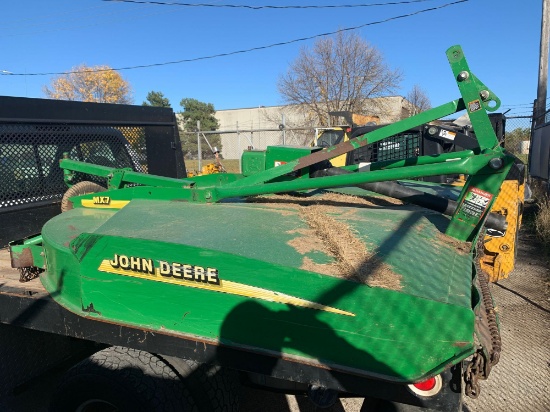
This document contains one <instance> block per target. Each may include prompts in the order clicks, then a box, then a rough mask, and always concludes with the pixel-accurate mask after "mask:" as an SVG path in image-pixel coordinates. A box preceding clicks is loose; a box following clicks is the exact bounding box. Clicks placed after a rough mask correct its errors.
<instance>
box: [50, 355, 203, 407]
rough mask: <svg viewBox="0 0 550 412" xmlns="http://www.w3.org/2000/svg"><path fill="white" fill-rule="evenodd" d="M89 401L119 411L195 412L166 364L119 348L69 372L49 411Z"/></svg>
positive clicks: (89, 360)
mask: <svg viewBox="0 0 550 412" xmlns="http://www.w3.org/2000/svg"><path fill="white" fill-rule="evenodd" d="M90 400H101V401H104V402H108V403H109V404H111V405H114V406H115V407H116V408H117V409H115V410H118V411H120V412H124V411H131V412H141V411H143V412H155V411H159V412H160V411H185V412H187V411H192V412H194V411H196V408H195V407H194V405H193V401H192V400H191V397H190V395H189V391H188V390H187V389H186V388H185V386H184V385H183V382H182V381H181V379H180V378H179V376H178V375H177V373H175V371H174V369H173V368H172V367H171V366H170V365H168V364H167V363H166V362H165V361H164V360H162V359H161V358H159V357H158V356H156V355H153V354H151V353H148V352H144V351H140V350H135V349H129V348H125V347H121V346H113V347H110V348H107V349H104V350H102V351H100V352H97V353H95V354H93V355H92V356H90V357H89V358H87V359H85V360H83V361H82V362H80V363H78V364H77V365H75V366H73V367H72V368H71V369H69V371H68V372H67V373H66V374H65V376H64V377H63V378H62V380H61V382H60V384H59V386H58V388H57V390H56V392H55V394H54V396H53V399H52V401H51V403H50V408H49V410H50V411H51V412H69V411H70V412H74V411H76V410H78V408H79V407H81V406H82V405H84V404H85V403H86V402H88V401H90ZM93 410H94V411H102V410H103V409H102V408H99V409H93ZM105 410H109V411H112V410H113V409H105Z"/></svg>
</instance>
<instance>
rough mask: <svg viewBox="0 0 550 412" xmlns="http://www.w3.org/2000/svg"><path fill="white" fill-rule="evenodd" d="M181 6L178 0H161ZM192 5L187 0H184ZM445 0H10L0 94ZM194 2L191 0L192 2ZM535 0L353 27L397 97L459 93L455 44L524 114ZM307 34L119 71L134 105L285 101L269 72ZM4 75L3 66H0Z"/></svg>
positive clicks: (531, 90)
mask: <svg viewBox="0 0 550 412" xmlns="http://www.w3.org/2000/svg"><path fill="white" fill-rule="evenodd" d="M166 1H172V2H177V1H180V2H184V0H166ZM391 1H399V0H342V1H325V0H301V1H297V0H295V1H286V0H285V1H276V0H261V1H251V0H210V1H208V0H204V1H201V3H202V2H204V3H210V4H218V5H221V4H245V5H246V4H248V5H277V6H283V5H341V4H356V5H357V4H372V3H388V2H391ZM190 2H191V1H190ZM451 2H453V0H425V1H417V2H414V3H412V4H401V5H387V6H383V7H382V6H376V7H364V8H330V9H305V10H296V9H294V10H292V9H284V10H273V9H264V10H247V9H233V8H208V7H176V6H161V5H153V4H132V3H114V2H104V1H100V0H79V1H75V0H48V1H44V0H18V1H9V2H8V1H3V2H2V5H1V6H0V11H1V16H2V22H3V23H2V29H1V31H0V72H1V71H5V72H10V73H23V74H24V73H27V74H29V75H27V76H14V75H6V74H4V75H0V95H7V96H22V97H44V94H43V91H42V88H43V86H44V85H45V84H49V82H50V81H51V79H52V77H53V76H31V75H30V74H33V73H44V72H64V71H67V70H69V69H70V68H71V67H73V66H76V65H79V64H82V63H85V64H87V65H109V66H111V67H113V68H120V67H128V66H136V65H148V64H155V63H163V62H169V61H175V60H183V59H194V58H199V57H204V56H211V55H216V54H221V53H227V52H232V51H237V50H243V49H250V48H256V47H261V46H266V45H270V44H274V43H279V42H287V41H292V40H294V39H298V38H303V37H309V36H315V35H317V34H321V33H326V32H333V31H336V30H338V29H341V28H349V27H356V26H361V25H364V24H366V23H371V22H375V21H379V20H384V19H388V18H390V17H394V16H400V15H405V14H409V13H413V12H416V11H419V10H423V9H428V8H431V7H437V6H442V5H444V4H447V3H451ZM195 3H198V1H196V2H195ZM541 11H542V0H523V1H519V0H469V1H466V2H463V3H460V4H455V5H451V6H448V7H444V8H441V9H439V10H435V11H431V12H425V13H421V14H418V15H415V16H412V17H408V18H402V19H397V20H393V21H390V22H387V23H383V24H377V25H372V26H366V27H364V28H362V29H358V31H357V32H358V34H359V35H360V36H361V37H363V38H364V39H366V40H367V41H368V42H370V43H371V44H373V45H374V46H376V47H377V48H378V49H379V50H380V51H381V52H382V53H383V55H384V57H385V59H386V63H387V64H388V65H389V66H390V67H391V68H394V69H396V68H399V69H401V70H402V72H403V74H404V79H403V82H402V83H401V86H402V87H401V89H400V90H399V92H398V94H400V95H406V94H407V93H408V91H409V90H410V89H411V88H412V87H413V85H414V84H418V85H420V86H421V87H422V88H423V89H424V90H425V91H426V93H427V95H428V96H429V98H430V100H431V102H432V105H434V106H435V105H439V104H443V103H446V102H448V101H450V100H453V99H455V98H457V97H459V94H458V89H457V88H456V84H455V82H454V80H453V78H452V74H451V71H450V68H449V65H448V63H447V60H446V57H445V50H446V49H447V48H448V47H450V46H452V45H455V44H460V45H462V47H463V49H464V52H465V54H466V57H467V59H468V62H469V64H470V68H471V69H472V71H473V72H474V73H475V74H476V76H477V77H478V78H480V79H481V80H482V81H483V82H484V83H485V84H486V85H487V86H488V87H489V88H491V90H493V92H495V93H496V94H497V96H499V97H500V99H501V101H502V104H503V106H502V109H501V111H504V110H507V109H508V108H511V109H512V111H511V112H510V113H508V114H524V113H528V112H529V111H530V105H531V104H532V102H533V100H534V99H535V97H536V91H537V77H538V55H539V38H540V22H541ZM313 43H314V40H308V41H303V42H297V43H293V44H289V45H284V46H279V47H272V48H268V49H264V50H260V51H254V52H249V53H242V54H236V55H233V56H227V57H220V58H215V59H209V60H202V61H196V62H188V63H181V64H172V65H164V66H159V67H152V68H144V69H135V70H123V71H121V74H122V76H123V77H124V78H125V79H126V80H127V81H128V82H129V83H130V84H131V85H132V88H133V96H134V102H135V104H141V103H142V102H143V100H144V99H145V96H146V94H147V92H149V91H151V90H156V91H161V92H163V93H164V95H165V96H166V97H168V98H169V99H170V102H171V103H172V107H174V109H175V110H176V111H179V110H181V107H180V105H179V102H180V100H181V99H182V98H184V97H192V98H196V99H198V100H201V101H204V102H209V103H213V104H214V106H215V107H216V109H218V110H222V109H233V108H243V107H258V106H273V105H278V104H281V103H282V99H281V97H280V95H279V93H278V92H277V86H276V85H277V79H278V77H279V76H280V75H281V74H283V73H284V72H285V71H286V70H287V68H288V65H289V63H290V62H292V61H293V60H294V59H295V58H296V57H297V55H298V52H299V50H300V48H301V47H308V46H309V47H310V46H312V45H313ZM5 72H4V73H5Z"/></svg>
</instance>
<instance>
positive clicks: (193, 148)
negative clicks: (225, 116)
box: [180, 98, 221, 159]
mask: <svg viewBox="0 0 550 412" xmlns="http://www.w3.org/2000/svg"><path fill="white" fill-rule="evenodd" d="M180 105H181V107H182V108H183V111H182V112H181V117H182V128H183V130H184V131H185V132H188V133H184V134H183V136H182V138H181V141H182V148H183V152H184V153H185V157H186V158H188V159H196V158H197V157H198V149H197V134H196V132H197V131H198V130H197V121H200V131H203V132H206V131H209V132H210V131H214V130H218V127H219V126H220V125H219V122H218V119H216V117H215V114H216V109H214V105H213V104H212V103H204V102H201V101H199V100H197V99H192V98H185V99H182V100H181V102H180ZM191 132H195V133H191ZM205 137H206V138H207V139H208V142H209V143H210V145H211V146H212V147H214V146H215V147H217V148H218V149H219V150H221V138H220V135H219V134H206V135H205ZM201 139H202V135H201ZM201 152H202V158H203V159H208V158H212V151H211V150H210V147H208V144H207V143H206V142H205V141H204V139H202V140H201Z"/></svg>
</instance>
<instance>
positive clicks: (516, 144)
mask: <svg viewBox="0 0 550 412" xmlns="http://www.w3.org/2000/svg"><path fill="white" fill-rule="evenodd" d="M530 138H531V129H530V128H529V127H516V128H515V129H513V130H512V131H510V132H506V135H505V136H504V147H506V149H507V150H508V151H510V152H511V153H514V154H516V155H521V154H522V153H521V143H520V142H524V141H529V139H530ZM520 157H521V156H520ZM526 159H527V156H525V159H523V158H522V160H526Z"/></svg>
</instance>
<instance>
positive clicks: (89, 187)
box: [61, 180, 107, 212]
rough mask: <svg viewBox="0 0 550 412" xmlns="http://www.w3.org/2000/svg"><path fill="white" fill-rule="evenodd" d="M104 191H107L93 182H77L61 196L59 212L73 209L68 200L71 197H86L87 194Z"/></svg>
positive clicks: (71, 203)
mask: <svg viewBox="0 0 550 412" xmlns="http://www.w3.org/2000/svg"><path fill="white" fill-rule="evenodd" d="M105 190H107V189H105V188H104V187H103V186H101V185H98V184H97V183H94V182H90V181H87V180H84V181H82V182H78V183H76V184H74V185H73V186H71V187H70V188H69V189H68V190H67V191H66V192H65V194H64V195H63V199H61V212H66V211H67V210H71V209H73V202H71V200H70V198H71V197H73V196H82V195H87V194H89V193H97V192H104V191H105Z"/></svg>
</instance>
